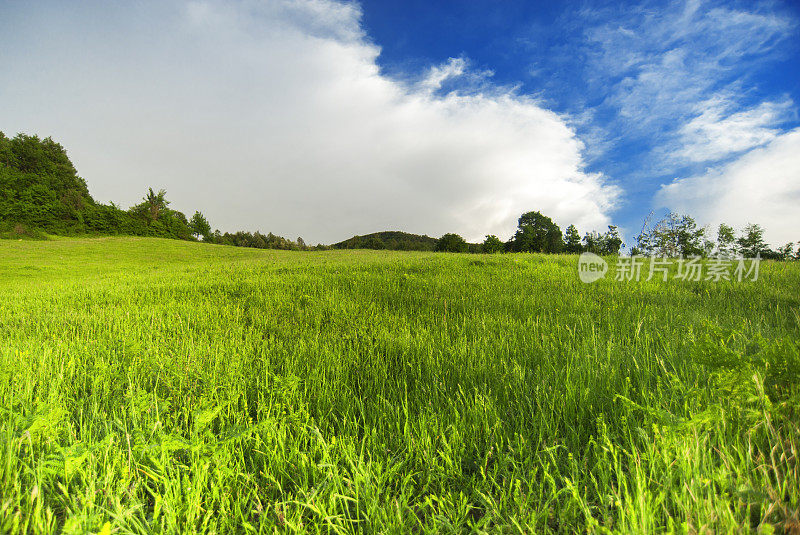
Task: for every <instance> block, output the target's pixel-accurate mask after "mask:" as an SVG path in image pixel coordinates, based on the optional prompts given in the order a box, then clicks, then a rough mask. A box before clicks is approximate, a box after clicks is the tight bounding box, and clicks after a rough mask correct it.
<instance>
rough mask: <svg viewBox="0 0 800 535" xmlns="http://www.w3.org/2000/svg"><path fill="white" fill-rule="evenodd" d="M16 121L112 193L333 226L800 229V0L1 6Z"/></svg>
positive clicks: (361, 230)
mask: <svg viewBox="0 0 800 535" xmlns="http://www.w3.org/2000/svg"><path fill="white" fill-rule="evenodd" d="M0 36H2V46H0V102H2V106H0V130H2V131H3V132H5V133H6V134H11V135H13V134H15V133H17V132H25V133H36V134H39V135H42V136H47V135H50V136H53V137H54V138H55V139H56V140H58V141H59V142H61V143H62V144H63V145H64V146H65V147H66V148H67V150H68V152H69V154H70V156H71V158H72V160H73V161H74V162H75V164H76V166H77V168H78V171H79V173H80V174H81V175H82V176H83V177H84V178H85V179H86V180H87V182H88V183H89V186H90V190H91V192H92V193H93V195H94V196H95V198H97V199H98V200H100V201H103V202H107V201H114V202H116V203H119V204H121V205H123V206H129V205H131V204H134V203H135V202H138V200H139V199H140V198H141V196H142V194H143V192H144V191H146V189H147V188H148V187H154V188H165V189H166V190H167V193H168V198H169V199H172V201H173V206H174V207H175V208H178V209H180V210H183V211H185V212H188V213H192V212H193V211H194V210H201V211H203V213H205V214H206V216H207V217H208V218H209V220H210V221H211V223H212V225H213V226H214V227H215V228H219V229H221V230H230V231H233V230H238V229H246V230H256V229H260V230H262V231H264V232H266V231H272V232H275V233H278V234H281V235H287V236H290V237H295V236H298V235H300V236H302V237H303V238H304V239H305V240H306V241H308V242H313V243H316V242H323V243H331V242H334V241H339V240H341V239H345V238H347V237H349V236H352V235H354V234H366V233H369V232H374V231H380V230H405V231H409V232H416V233H426V234H429V235H433V236H438V235H441V234H444V233H445V232H458V233H460V234H462V235H464V236H465V237H467V238H468V239H470V240H481V239H482V238H483V236H484V235H486V234H489V233H492V234H497V235H498V236H500V237H501V238H503V239H506V238H508V237H509V236H510V235H512V234H513V232H514V228H515V225H516V219H517V218H518V217H519V215H520V214H521V213H523V212H525V211H529V210H540V211H542V212H543V213H545V214H547V215H550V216H552V217H553V218H554V219H555V221H556V222H557V223H558V224H559V225H560V226H561V227H562V228H565V227H566V226H567V225H568V224H570V223H574V224H576V225H577V226H578V228H579V230H580V231H581V232H582V233H583V232H587V231H590V230H601V231H602V230H604V229H605V227H606V225H608V224H611V223H614V224H617V225H619V226H620V227H621V228H622V230H623V233H624V235H625V237H626V241H627V242H629V243H630V242H631V240H632V238H633V236H634V235H635V234H636V233H637V232H638V230H639V228H640V227H641V224H642V221H643V219H644V218H645V217H647V215H648V214H649V213H650V212H651V211H652V210H655V211H656V212H657V214H660V213H663V212H664V211H666V210H668V209H669V210H675V211H678V212H680V213H689V214H692V215H693V216H695V218H696V219H697V220H698V222H699V223H700V224H702V225H708V227H709V229H710V234H711V236H712V237H713V234H714V233H713V229H714V228H715V226H716V225H718V224H719V222H722V221H724V222H727V223H729V224H733V225H734V226H735V227H737V228H742V227H743V226H744V225H745V224H747V223H749V222H758V223H761V224H762V225H764V226H765V227H766V228H767V239H768V241H770V242H771V243H772V244H773V245H775V246H778V245H781V244H783V243H785V242H788V241H795V242H796V241H800V210H797V209H796V207H797V206H798V204H800V117H799V116H798V103H800V5H798V4H797V3H789V2H780V1H768V2H758V1H756V2H720V1H716V0H676V1H671V2H629V3H626V4H624V5H623V4H620V3H612V2H588V1H587V2H546V3H538V2H529V1H511V0H504V1H497V0H495V1H488V0H472V1H452V2H431V1H427V2H422V1H417V0H411V1H403V2H377V1H371V0H365V1H364V2H361V3H359V2H341V1H337V0H236V1H222V0H169V1H160V0H159V1H156V0H142V1H140V2H135V3H133V2H125V3H108V2H102V1H99V0H88V1H86V2H81V3H80V4H74V5H69V4H66V3H64V2H60V1H47V0H43V1H41V2H24V1H17V0H11V1H7V2H3V3H0Z"/></svg>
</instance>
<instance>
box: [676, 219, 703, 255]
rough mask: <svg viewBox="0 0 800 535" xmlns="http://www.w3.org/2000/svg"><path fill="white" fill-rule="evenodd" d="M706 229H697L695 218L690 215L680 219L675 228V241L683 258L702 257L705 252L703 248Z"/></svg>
mask: <svg viewBox="0 0 800 535" xmlns="http://www.w3.org/2000/svg"><path fill="white" fill-rule="evenodd" d="M705 233H706V229H705V228H702V227H701V228H697V223H695V221H694V218H693V217H691V216H688V215H682V216H679V217H678V222H677V225H676V226H675V234H676V236H675V241H676V243H677V245H678V253H679V254H681V255H682V256H702V255H703V253H704V252H705V249H704V247H703V237H704V236H705Z"/></svg>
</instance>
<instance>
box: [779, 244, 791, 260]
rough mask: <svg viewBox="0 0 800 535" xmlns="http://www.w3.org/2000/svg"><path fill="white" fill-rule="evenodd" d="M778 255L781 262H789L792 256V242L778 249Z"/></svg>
mask: <svg viewBox="0 0 800 535" xmlns="http://www.w3.org/2000/svg"><path fill="white" fill-rule="evenodd" d="M778 254H780V255H781V258H782V259H783V260H791V259H792V257H793V256H794V242H789V243H787V244H786V245H784V246H783V247H781V248H780V249H778Z"/></svg>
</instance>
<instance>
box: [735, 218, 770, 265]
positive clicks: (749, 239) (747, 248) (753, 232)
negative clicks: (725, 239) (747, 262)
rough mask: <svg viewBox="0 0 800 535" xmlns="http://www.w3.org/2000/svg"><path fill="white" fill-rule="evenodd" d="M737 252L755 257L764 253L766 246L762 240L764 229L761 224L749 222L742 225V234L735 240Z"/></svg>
mask: <svg viewBox="0 0 800 535" xmlns="http://www.w3.org/2000/svg"><path fill="white" fill-rule="evenodd" d="M736 244H737V245H738V246H739V252H740V253H741V254H742V256H744V257H747V258H755V257H756V256H761V255H762V254H763V253H765V252H766V251H767V250H768V248H767V244H766V243H765V242H764V229H763V228H762V227H761V225H758V224H755V223H750V224H749V225H747V226H746V227H744V232H743V233H742V236H741V237H740V238H739V239H738V240H736Z"/></svg>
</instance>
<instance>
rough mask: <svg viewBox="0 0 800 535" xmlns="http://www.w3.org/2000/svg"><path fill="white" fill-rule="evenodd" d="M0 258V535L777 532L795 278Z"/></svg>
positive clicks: (787, 272) (117, 255) (251, 255)
mask: <svg viewBox="0 0 800 535" xmlns="http://www.w3.org/2000/svg"><path fill="white" fill-rule="evenodd" d="M576 264H577V258H576V257H574V256H549V257H545V256H538V255H497V256H486V255H483V256H479V255H451V254H435V253H399V252H397V253H394V252H392V253H390V252H368V251H330V252H306V253H303V252H280V251H259V250H244V249H236V248H229V247H221V246H211V245H204V244H196V243H187V242H178V241H167V240H157V239H133V238H130V239H127V238H126V239H122V238H118V239H110V238H109V239H93V240H76V239H70V240H57V241H46V242H16V241H11V242H10V241H4V242H2V241H0V434H1V436H2V439H0V532H3V533H26V532H32V533H53V532H61V531H63V532H65V533H85V532H102V533H105V534H108V533H130V532H133V533H151V532H152V533H179V532H180V533H190V532H216V533H231V532H262V533H266V532H273V531H281V532H282V531H299V532H306V531H308V532H324V533H350V532H367V533H373V532H385V533H408V532H437V533H447V532H464V531H485V532H509V533H515V532H525V533H530V532H546V531H555V532H571V531H590V532H603V531H607V530H610V531H613V532H622V533H634V532H638V533H654V532H679V533H703V532H706V533H710V532H730V531H744V532H750V531H752V532H765V533H769V532H772V531H773V530H774V531H776V532H782V531H783V532H789V533H797V532H798V530H800V519H799V518H798V509H799V508H800V468H798V442H800V427H799V426H800V415H799V414H798V406H799V405H800V386H798V380H799V379H800V263H773V262H764V263H762V265H761V274H760V278H759V280H758V281H757V282H719V283H714V282H683V281H676V280H670V281H668V282H661V281H658V282H656V281H651V282H638V283H637V282H628V283H624V282H614V281H612V280H603V281H599V282H596V283H594V284H591V285H585V284H582V283H581V282H580V281H579V280H578V276H577V272H576Z"/></svg>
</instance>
